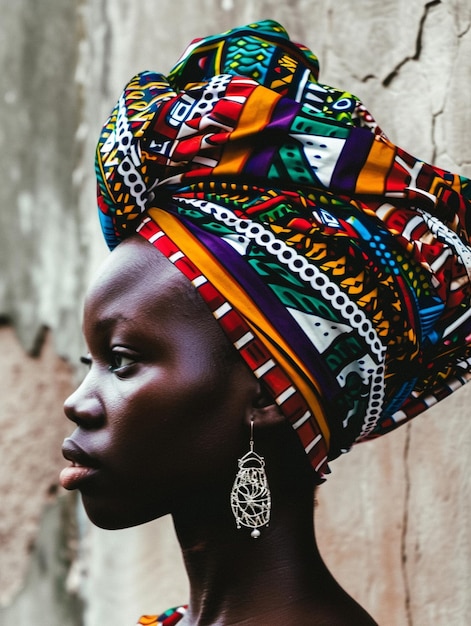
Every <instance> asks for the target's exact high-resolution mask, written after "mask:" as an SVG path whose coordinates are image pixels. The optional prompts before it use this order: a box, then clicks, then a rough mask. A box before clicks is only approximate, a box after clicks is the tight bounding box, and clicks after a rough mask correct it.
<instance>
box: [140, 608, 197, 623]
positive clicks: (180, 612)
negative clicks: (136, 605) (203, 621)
mask: <svg viewBox="0 0 471 626" xmlns="http://www.w3.org/2000/svg"><path fill="white" fill-rule="evenodd" d="M186 608H187V607H186V606H179V607H177V608H174V609H169V610H168V611H165V613H161V614H160V615H143V616H142V617H141V619H140V620H139V621H138V622H137V624H136V626H174V624H178V622H179V621H180V620H181V619H182V617H183V616H184V615H185V612H186Z"/></svg>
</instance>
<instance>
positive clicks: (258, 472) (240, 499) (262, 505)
mask: <svg viewBox="0 0 471 626" xmlns="http://www.w3.org/2000/svg"><path fill="white" fill-rule="evenodd" d="M253 446H254V443H253V419H252V420H251V422H250V450H249V452H247V454H244V456H243V457H242V458H241V459H239V461H238V464H239V471H238V472H237V475H236V477H235V480H234V484H233V486H232V491H231V507H232V513H233V514H234V517H235V519H236V524H237V528H240V527H241V526H245V527H246V528H252V529H253V530H252V532H251V533H250V535H251V537H253V538H254V539H257V538H258V537H260V531H259V528H261V527H262V526H268V522H269V521H270V511H271V494H270V489H269V487H268V481H267V475H266V474H265V459H264V458H263V457H262V456H260V455H258V454H257V453H256V452H254V449H253Z"/></svg>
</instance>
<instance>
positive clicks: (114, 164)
mask: <svg viewBox="0 0 471 626" xmlns="http://www.w3.org/2000/svg"><path fill="white" fill-rule="evenodd" d="M318 69H319V68H318V62H317V59H316V57H315V56H314V54H313V53H312V52H311V51H310V50H308V49H307V48H306V47H305V46H302V45H299V44H295V43H293V42H292V41H290V39H289V37H288V35H287V33H286V31H285V30H284V29H283V27H281V26H280V25H279V24H277V23H275V22H273V21H265V22H260V23H255V24H250V25H249V26H246V27H243V28H239V29H234V30H232V31H229V32H228V33H224V34H222V35H218V36H214V37H208V38H206V39H201V40H197V41H195V42H193V43H192V44H191V45H190V46H189V48H188V50H187V51H186V52H185V53H184V55H183V56H182V58H181V59H180V61H179V62H178V63H177V64H176V65H175V67H174V69H173V70H172V71H171V72H170V74H169V76H167V77H164V76H163V75H162V74H156V73H152V72H143V73H141V74H138V75H137V76H136V77H134V78H133V79H132V80H131V81H130V83H129V84H128V85H127V86H126V88H125V90H124V92H123V94H122V95H121V97H120V98H119V101H118V103H117V105H116V107H115V109H114V110H113V112H112V114H111V116H110V118H109V120H108V121H107V123H106V124H105V126H104V128H103V131H102V135H101V137H100V141H99V144H98V147H97V160H96V166H97V178H98V202H99V209H100V211H99V214H100V219H101V223H102V228H103V232H104V234H105V237H106V240H107V242H108V244H109V246H110V248H113V247H114V246H115V245H117V244H118V243H119V241H121V240H122V239H123V238H125V237H127V236H129V235H131V234H133V233H135V232H139V233H140V234H141V235H142V236H144V237H146V238H147V239H148V240H149V241H150V242H151V243H152V244H153V245H154V246H156V247H157V248H158V249H159V250H160V251H161V252H162V253H163V254H165V255H166V256H167V257H168V258H169V259H170V261H171V262H173V263H174V264H175V266H176V267H178V268H179V269H180V270H181V271H182V272H183V273H185V275H186V276H188V278H189V279H190V280H191V281H192V282H193V284H194V286H195V288H197V289H198V291H199V293H200V294H201V296H202V297H203V298H204V299H205V300H206V302H207V303H208V306H209V307H210V308H211V310H212V311H213V314H214V316H215V318H216V319H217V320H218V322H219V323H220V324H221V326H222V327H223V328H224V330H225V331H226V333H227V334H228V336H229V337H230V339H231V340H232V342H233V343H234V345H235V346H236V348H237V349H238V350H239V351H240V354H241V355H242V357H243V358H244V359H245V361H246V362H247V363H248V365H249V366H250V367H251V368H252V370H253V371H254V373H255V375H256V376H257V377H258V378H259V379H261V380H262V381H263V382H264V383H265V385H266V387H267V388H268V389H269V390H270V391H271V393H272V395H273V397H274V398H275V399H276V402H277V403H278V405H279V406H280V409H281V410H282V411H283V413H284V414H285V415H286V417H287V419H288V420H290V422H291V423H292V425H293V427H294V428H295V429H296V431H297V433H298V435H299V437H300V439H301V441H302V443H303V445H304V448H305V450H306V452H307V453H308V455H309V457H310V459H311V462H312V465H313V467H314V469H315V470H316V471H317V472H319V474H320V475H323V474H325V473H326V472H327V471H328V467H327V461H328V460H329V459H332V458H335V457H336V456H338V455H339V454H340V453H341V452H345V451H347V450H348V449H349V448H350V447H351V446H352V445H353V444H354V443H356V442H359V441H363V440H365V439H369V438H373V437H377V436H379V435H382V434H384V433H386V432H388V431H390V430H392V429H394V428H395V427H396V426H398V425H399V424H402V423H405V422H406V421H407V420H409V419H410V418H412V417H414V416H415V415H417V414H418V413H421V412H422V411H424V410H425V409H427V408H428V407H429V406H431V405H432V404H434V403H435V402H437V401H438V400H440V399H442V398H444V397H445V396H447V395H449V394H450V393H451V392H452V391H454V390H455V389H456V388H458V387H460V386H461V385H462V384H464V383H465V382H467V381H468V380H469V378H470V359H471V350H470V345H469V344H470V337H471V308H470V297H471V287H470V285H471V282H470V277H471V248H470V245H469V232H470V230H469V229H470V221H471V212H470V189H471V187H470V182H469V180H467V179H465V178H463V177H460V176H458V175H456V174H451V173H449V172H446V171H444V170H442V169H440V168H437V167H433V166H431V165H428V164H426V163H424V162H423V161H421V160H420V159H417V158H415V157H413V156H412V155H410V154H408V153H407V152H405V151H404V150H402V149H401V148H399V147H397V146H395V145H394V144H393V143H392V142H391V141H389V140H388V139H387V137H386V136H385V135H384V133H383V132H382V131H381V129H380V128H378V125H377V124H376V122H375V121H374V119H373V117H372V116H371V114H370V113H369V112H368V111H367V109H366V108H365V107H364V105H363V104H362V103H361V102H360V101H359V100H358V98H356V97H355V96H353V95H352V94H350V93H348V92H345V91H343V90H339V89H335V88H332V87H329V86H327V85H323V84H321V83H319V82H318Z"/></svg>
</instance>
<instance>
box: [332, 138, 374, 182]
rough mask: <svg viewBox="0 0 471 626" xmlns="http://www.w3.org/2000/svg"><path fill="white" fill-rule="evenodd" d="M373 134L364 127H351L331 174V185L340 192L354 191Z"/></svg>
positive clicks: (368, 151)
mask: <svg viewBox="0 0 471 626" xmlns="http://www.w3.org/2000/svg"><path fill="white" fill-rule="evenodd" d="M373 141H374V135H373V134H372V133H371V132H370V131H369V130H365V129H364V128H353V129H352V131H351V132H350V135H349V137H348V139H347V141H346V142H345V145H344V147H343V150H342V152H341V153H340V156H339V158H338V161H337V165H336V166H335V168H334V172H333V175H332V181H331V187H332V189H335V190H336V191H339V192H340V193H352V192H354V191H355V186H356V182H357V179H358V175H359V173H360V171H361V170H362V168H363V166H364V164H365V162H366V160H367V158H368V155H369V153H370V149H371V146H372V144H373Z"/></svg>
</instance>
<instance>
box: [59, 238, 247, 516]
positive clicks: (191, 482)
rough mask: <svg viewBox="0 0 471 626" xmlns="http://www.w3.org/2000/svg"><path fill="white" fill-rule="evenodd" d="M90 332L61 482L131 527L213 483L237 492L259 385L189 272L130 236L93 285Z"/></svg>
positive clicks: (90, 506) (210, 490) (95, 512)
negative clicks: (235, 479) (201, 297)
mask: <svg viewBox="0 0 471 626" xmlns="http://www.w3.org/2000/svg"><path fill="white" fill-rule="evenodd" d="M84 334H85V339H86V341H87V345H88V349H89V353H90V354H89V356H90V370H89V372H88V374H87V376H86V378H85V379H84V381H83V383H82V384H81V385H80V387H79V388H78V389H77V390H76V391H75V392H74V393H73V394H72V395H71V396H70V397H69V398H68V399H67V401H66V403H65V412H66V415H67V417H68V418H69V419H70V420H72V421H73V422H75V423H76V425H77V428H76V429H75V431H74V432H73V434H72V435H71V437H69V438H68V439H66V440H65V442H64V447H63V452H64V456H65V457H66V458H67V459H69V460H70V461H71V462H72V465H71V466H70V467H69V468H66V469H65V470H63V472H62V473H61V482H62V485H63V486H64V487H65V488H66V489H79V490H80V491H81V493H82V496H83V501H84V505H85V508H86V510H87V513H88V515H89V517H90V519H91V520H92V521H93V522H94V523H95V524H97V525H98V526H102V527H104V528H123V527H127V526H133V525H136V524H140V523H143V522H146V521H149V520H151V519H154V518H156V517H159V516H161V515H164V514H166V513H171V512H175V510H177V509H178V508H179V507H182V506H184V503H186V502H188V503H189V502H190V501H192V500H193V501H195V500H196V501H198V499H199V500H201V497H203V495H202V494H207V495H208V496H209V497H210V498H211V501H214V494H215V493H218V492H219V490H221V491H224V497H225V498H226V499H227V497H228V496H227V494H228V493H229V491H228V489H230V484H231V482H232V480H233V477H234V474H235V471H236V469H237V457H238V456H239V455H240V453H241V450H244V446H245V447H246V445H247V432H248V429H247V424H248V422H249V419H250V412H251V405H252V401H253V397H254V396H255V395H256V390H257V388H258V385H257V382H256V380H255V378H254V376H253V374H252V373H251V372H250V371H249V369H248V368H247V367H246V365H245V364H244V363H243V361H242V359H240V357H238V355H237V354H236V353H235V351H234V348H232V346H231V345H230V344H229V342H228V340H227V338H226V337H225V335H224V334H223V332H222V330H221V329H220V328H219V325H218V324H217V322H216V321H215V320H214V319H213V317H212V315H211V313H210V312H209V310H208V309H207V307H206V305H205V304H204V303H203V302H202V301H200V300H199V297H198V296H197V294H196V292H194V290H193V287H192V286H191V285H190V283H189V282H188V281H187V279H186V278H185V277H184V276H183V275H182V274H181V273H180V272H179V271H178V270H177V269H176V268H174V267H173V265H172V264H171V263H170V262H169V261H168V260H167V259H166V258H164V257H163V256H162V255H161V254H160V253H159V252H158V251H157V250H156V249H154V248H153V247H152V246H151V245H150V244H149V243H148V242H147V241H145V240H143V239H141V238H140V237H133V238H131V239H129V240H127V241H125V242H124V243H122V244H121V245H119V246H118V248H116V250H115V251H114V252H112V253H111V255H110V256H109V258H108V259H107V261H106V262H105V264H104V266H103V267H102V271H101V273H100V274H99V276H98V277H97V279H96V280H95V281H94V283H93V284H92V286H91V289H90V291H89V293H88V296H87V299H86V304H85V312H84ZM209 494H212V495H211V496H210V495H209Z"/></svg>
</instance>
